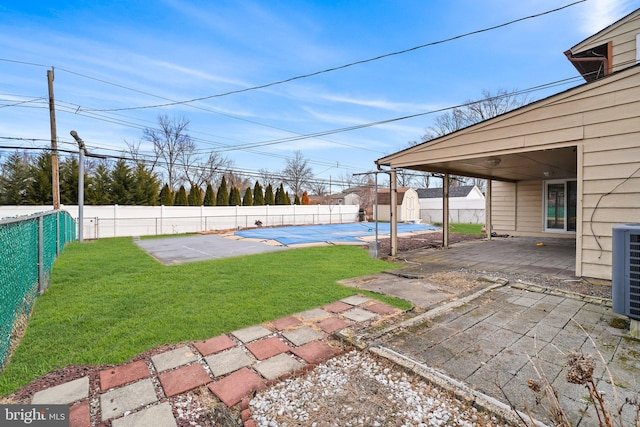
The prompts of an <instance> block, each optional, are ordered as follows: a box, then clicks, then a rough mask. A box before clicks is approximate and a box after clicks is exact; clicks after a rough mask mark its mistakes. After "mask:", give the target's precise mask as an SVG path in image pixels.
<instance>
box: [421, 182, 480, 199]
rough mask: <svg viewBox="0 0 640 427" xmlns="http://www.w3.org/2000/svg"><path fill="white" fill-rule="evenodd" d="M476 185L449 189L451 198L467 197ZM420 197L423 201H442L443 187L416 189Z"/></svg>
mask: <svg viewBox="0 0 640 427" xmlns="http://www.w3.org/2000/svg"><path fill="white" fill-rule="evenodd" d="M473 187H475V186H474V185H459V186H457V187H449V197H450V198H452V197H467V196H468V195H469V193H471V190H473ZM416 192H417V193H418V197H419V198H421V199H441V198H442V187H439V188H418V189H416Z"/></svg>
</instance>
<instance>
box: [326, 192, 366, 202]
mask: <svg viewBox="0 0 640 427" xmlns="http://www.w3.org/2000/svg"><path fill="white" fill-rule="evenodd" d="M327 197H328V201H329V204H330V205H359V204H360V195H359V194H358V193H357V192H355V191H348V190H347V191H343V192H342V193H338V194H332V195H330V196H327Z"/></svg>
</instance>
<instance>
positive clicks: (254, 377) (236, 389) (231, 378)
mask: <svg viewBox="0 0 640 427" xmlns="http://www.w3.org/2000/svg"><path fill="white" fill-rule="evenodd" d="M265 387H266V383H265V381H264V379H262V377H260V376H259V375H258V374H256V373H254V372H253V371H251V370H250V369H249V368H242V369H240V370H238V371H236V372H234V373H233V374H230V375H228V376H226V377H224V378H223V379H221V380H220V381H217V382H215V383H213V384H209V390H211V391H212V392H213V394H215V395H216V396H218V399H220V400H222V402H223V403H224V404H225V405H227V406H234V405H236V404H237V403H238V402H240V401H241V400H242V398H243V397H245V396H247V395H249V394H250V393H252V392H254V391H260V390H262V389H264V388H265Z"/></svg>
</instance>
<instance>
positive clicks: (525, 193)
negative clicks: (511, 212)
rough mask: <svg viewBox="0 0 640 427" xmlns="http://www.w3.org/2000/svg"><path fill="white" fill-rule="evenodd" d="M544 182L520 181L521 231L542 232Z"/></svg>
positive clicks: (519, 228)
mask: <svg viewBox="0 0 640 427" xmlns="http://www.w3.org/2000/svg"><path fill="white" fill-rule="evenodd" d="M543 210H544V209H543V200H542V182H541V181H523V182H519V183H518V212H517V217H518V227H517V230H516V231H518V232H519V233H540V232H542V213H543Z"/></svg>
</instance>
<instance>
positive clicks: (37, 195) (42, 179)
mask: <svg viewBox="0 0 640 427" xmlns="http://www.w3.org/2000/svg"><path fill="white" fill-rule="evenodd" d="M31 176H32V177H33V181H32V182H31V186H30V187H29V191H28V193H29V203H30V204H34V205H51V204H53V185H52V183H51V181H52V178H51V153H48V152H45V153H42V154H40V155H39V156H38V158H37V159H36V162H35V164H34V165H33V166H32V167H31Z"/></svg>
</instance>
